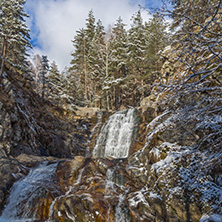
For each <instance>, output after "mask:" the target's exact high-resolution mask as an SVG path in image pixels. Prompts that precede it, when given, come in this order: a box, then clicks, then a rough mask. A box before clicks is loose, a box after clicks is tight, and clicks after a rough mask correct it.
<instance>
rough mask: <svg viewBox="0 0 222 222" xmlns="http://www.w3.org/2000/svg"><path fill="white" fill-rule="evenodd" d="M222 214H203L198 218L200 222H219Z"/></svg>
mask: <svg viewBox="0 0 222 222" xmlns="http://www.w3.org/2000/svg"><path fill="white" fill-rule="evenodd" d="M221 221H222V215H220V214H212V215H210V216H209V215H203V216H202V217H201V219H200V222H221Z"/></svg>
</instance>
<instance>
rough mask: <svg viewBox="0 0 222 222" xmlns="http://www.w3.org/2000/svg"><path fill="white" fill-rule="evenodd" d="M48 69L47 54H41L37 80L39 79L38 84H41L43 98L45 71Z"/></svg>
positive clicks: (45, 80) (45, 79)
mask: <svg viewBox="0 0 222 222" xmlns="http://www.w3.org/2000/svg"><path fill="white" fill-rule="evenodd" d="M48 70H49V60H48V58H47V56H44V55H43V56H42V59H41V68H40V71H39V80H40V85H41V86H42V98H43V99H44V98H45V93H46V86H47V82H48V81H47V77H46V75H47V73H48Z"/></svg>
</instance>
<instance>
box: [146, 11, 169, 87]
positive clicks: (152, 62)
mask: <svg viewBox="0 0 222 222" xmlns="http://www.w3.org/2000/svg"><path fill="white" fill-rule="evenodd" d="M166 28H167V23H166V22H165V21H164V17H163V16H162V15H161V14H160V13H155V14H153V17H152V18H151V19H150V20H149V21H148V22H146V23H145V32H146V56H145V59H146V60H145V62H146V64H147V66H146V68H145V69H146V70H145V71H146V76H147V78H146V81H150V84H152V81H154V80H155V78H158V72H159V71H160V69H161V66H162V62H161V59H160V54H161V51H162V50H164V48H165V47H166V45H167V44H169V37H170V35H169V34H168V33H167V31H166Z"/></svg>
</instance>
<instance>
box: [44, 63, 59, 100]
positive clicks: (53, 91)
mask: <svg viewBox="0 0 222 222" xmlns="http://www.w3.org/2000/svg"><path fill="white" fill-rule="evenodd" d="M47 80H48V87H49V95H50V97H51V98H53V99H54V100H55V98H56V97H58V96H59V94H61V91H62V81H61V75H60V72H59V70H58V65H57V64H56V62H55V61H53V62H52V63H51V65H50V68H49V72H48V75H47Z"/></svg>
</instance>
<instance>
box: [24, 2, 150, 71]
mask: <svg viewBox="0 0 222 222" xmlns="http://www.w3.org/2000/svg"><path fill="white" fill-rule="evenodd" d="M144 3H145V1H144V0H137V1H135V0H134V1H132V0H131V3H130V2H129V0H111V1H109V0H27V3H26V10H27V12H28V13H29V14H30V20H29V21H28V22H27V24H28V25H30V27H31V29H32V38H38V43H39V45H38V46H37V47H35V48H34V53H39V54H41V55H48V57H49V59H50V60H51V61H52V60H55V61H56V62H57V63H58V65H59V68H60V69H63V68H64V66H66V65H67V66H69V63H70V61H71V52H72V50H73V46H72V42H71V40H72V39H73V37H74V35H75V34H76V31H77V30H79V29H80V28H83V27H85V19H86V18H87V16H88V12H89V11H90V10H91V9H93V11H94V15H95V17H96V19H97V20H98V19H101V20H102V23H103V25H104V26H105V27H107V26H108V25H109V24H113V23H115V21H116V20H117V18H118V17H119V16H121V17H122V18H123V21H124V23H126V24H130V18H131V17H132V15H133V14H134V13H135V12H136V11H137V10H138V4H141V5H143V4H144ZM149 16H150V15H148V14H147V12H144V13H143V18H144V20H147V19H148V17H149ZM31 24H32V25H31Z"/></svg>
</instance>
